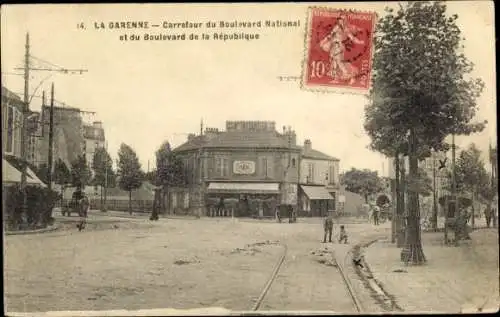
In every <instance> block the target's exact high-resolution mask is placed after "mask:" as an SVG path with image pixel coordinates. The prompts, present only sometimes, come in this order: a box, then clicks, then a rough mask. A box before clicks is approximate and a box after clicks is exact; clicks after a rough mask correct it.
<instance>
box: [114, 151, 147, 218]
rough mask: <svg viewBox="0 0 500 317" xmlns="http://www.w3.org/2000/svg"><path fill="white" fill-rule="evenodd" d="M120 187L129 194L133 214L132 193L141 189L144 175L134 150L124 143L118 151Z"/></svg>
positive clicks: (130, 210)
mask: <svg viewBox="0 0 500 317" xmlns="http://www.w3.org/2000/svg"><path fill="white" fill-rule="evenodd" d="M118 177H119V181H118V185H119V187H120V188H121V189H123V190H126V191H128V193H129V196H128V197H129V204H128V209H129V213H130V214H132V191H133V190H135V189H137V188H139V187H141V185H142V181H143V180H144V173H143V172H142V171H141V164H140V163H139V158H138V157H137V154H136V153H135V152H134V150H133V149H132V148H131V147H130V146H128V145H126V144H124V143H122V145H121V146H120V150H119V151H118Z"/></svg>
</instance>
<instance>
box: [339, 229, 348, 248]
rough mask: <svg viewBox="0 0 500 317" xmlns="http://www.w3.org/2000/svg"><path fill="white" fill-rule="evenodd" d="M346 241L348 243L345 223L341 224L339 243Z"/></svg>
mask: <svg viewBox="0 0 500 317" xmlns="http://www.w3.org/2000/svg"><path fill="white" fill-rule="evenodd" d="M342 241H343V242H344V244H347V232H346V231H345V227H344V225H340V233H339V243H342Z"/></svg>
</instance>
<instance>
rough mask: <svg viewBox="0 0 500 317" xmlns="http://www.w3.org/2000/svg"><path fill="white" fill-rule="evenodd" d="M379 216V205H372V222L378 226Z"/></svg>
mask: <svg viewBox="0 0 500 317" xmlns="http://www.w3.org/2000/svg"><path fill="white" fill-rule="evenodd" d="M379 216H380V207H379V206H375V207H373V224H374V225H376V226H378V224H379V221H378V220H379Z"/></svg>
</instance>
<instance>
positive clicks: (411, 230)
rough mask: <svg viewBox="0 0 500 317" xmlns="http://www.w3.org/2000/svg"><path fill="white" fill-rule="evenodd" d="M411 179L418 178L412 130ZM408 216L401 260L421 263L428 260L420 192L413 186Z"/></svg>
mask: <svg viewBox="0 0 500 317" xmlns="http://www.w3.org/2000/svg"><path fill="white" fill-rule="evenodd" d="M409 160H410V175H409V176H410V179H411V180H415V179H417V178H418V157H417V155H416V136H415V131H414V130H413V129H412V130H411V131H410V153H409ZM408 203H409V204H408V217H407V227H406V232H405V233H406V234H405V246H404V248H403V249H402V250H401V261H402V262H404V263H406V264H408V263H411V264H413V265H421V264H424V263H425V262H426V259H425V255H424V251H423V249H422V241H421V237H420V213H419V207H420V206H419V203H418V192H417V191H415V189H414V188H412V189H411V190H410V191H409V192H408Z"/></svg>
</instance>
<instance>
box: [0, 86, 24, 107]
mask: <svg viewBox="0 0 500 317" xmlns="http://www.w3.org/2000/svg"><path fill="white" fill-rule="evenodd" d="M4 100H6V102H10V103H12V104H13V105H15V106H16V107H22V106H23V104H24V103H23V101H22V99H21V97H19V96H18V95H17V94H15V93H13V92H12V91H10V90H9V89H7V88H5V87H4V86H2V102H3V101H4ZM19 110H22V108H19Z"/></svg>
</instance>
